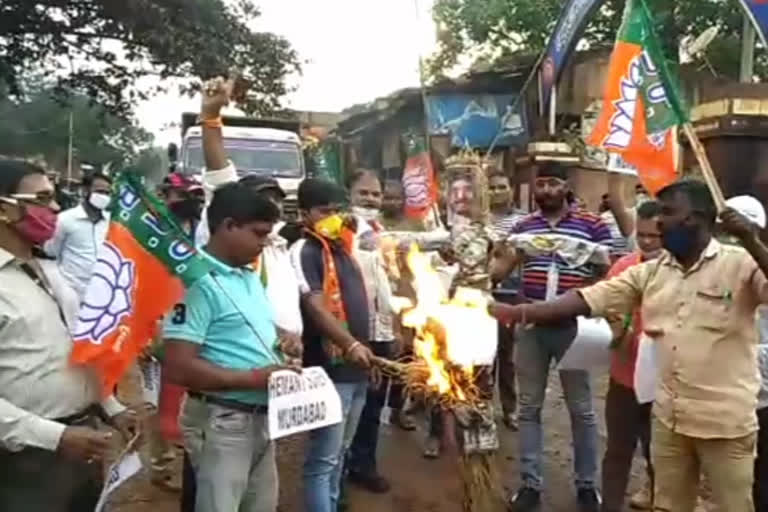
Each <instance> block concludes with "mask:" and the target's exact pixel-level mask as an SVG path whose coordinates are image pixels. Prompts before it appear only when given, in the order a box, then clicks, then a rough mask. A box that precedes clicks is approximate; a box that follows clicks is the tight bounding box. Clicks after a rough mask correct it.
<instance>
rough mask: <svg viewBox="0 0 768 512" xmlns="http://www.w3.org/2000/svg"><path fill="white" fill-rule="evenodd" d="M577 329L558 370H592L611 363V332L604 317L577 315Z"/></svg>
mask: <svg viewBox="0 0 768 512" xmlns="http://www.w3.org/2000/svg"><path fill="white" fill-rule="evenodd" d="M577 321H578V330H577V332H576V337H575V338H574V339H573V342H572V343H571V346H570V347H568V350H566V351H565V354H564V355H563V357H562V359H560V362H559V363H558V368H559V369H560V370H587V371H590V370H593V369H595V368H600V367H604V366H608V365H610V363H611V340H612V339H613V332H612V331H611V326H610V325H608V322H607V321H606V320H605V319H604V318H586V317H583V316H580V317H578V319H577Z"/></svg>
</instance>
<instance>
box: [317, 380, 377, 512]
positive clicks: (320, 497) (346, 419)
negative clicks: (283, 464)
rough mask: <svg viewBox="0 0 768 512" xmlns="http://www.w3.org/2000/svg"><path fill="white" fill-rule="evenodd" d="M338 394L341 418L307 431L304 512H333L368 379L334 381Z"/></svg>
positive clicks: (366, 389)
mask: <svg viewBox="0 0 768 512" xmlns="http://www.w3.org/2000/svg"><path fill="white" fill-rule="evenodd" d="M334 384H335V386H336V391H338V393H339V397H341V408H342V420H341V423H339V424H337V425H331V426H330V427H325V428H319V429H317V430H312V431H311V432H310V433H309V443H308V446H307V457H306V460H305V461H304V508H305V510H306V511H307V512H336V507H337V504H338V501H339V488H340V485H341V476H342V470H343V467H344V458H345V456H346V453H347V450H349V447H350V445H351V444H352V439H353V437H354V435H355V431H356V430H357V423H358V421H359V420H360V413H361V412H362V411H363V407H364V406H365V397H366V392H367V391H368V381H367V380H364V381H359V382H335V383H334Z"/></svg>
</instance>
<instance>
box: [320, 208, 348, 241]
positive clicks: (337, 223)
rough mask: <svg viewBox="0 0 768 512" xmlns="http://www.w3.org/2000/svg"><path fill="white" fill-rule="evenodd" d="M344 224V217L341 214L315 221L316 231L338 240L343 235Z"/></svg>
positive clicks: (330, 238)
mask: <svg viewBox="0 0 768 512" xmlns="http://www.w3.org/2000/svg"><path fill="white" fill-rule="evenodd" d="M343 226H344V219H343V218H342V217H341V215H339V214H334V215H329V216H328V217H324V218H322V219H320V220H319V221H317V222H315V226H314V229H315V233H317V234H319V235H321V236H324V237H325V238H327V239H329V240H337V239H338V238H339V237H340V236H341V228H342V227H343Z"/></svg>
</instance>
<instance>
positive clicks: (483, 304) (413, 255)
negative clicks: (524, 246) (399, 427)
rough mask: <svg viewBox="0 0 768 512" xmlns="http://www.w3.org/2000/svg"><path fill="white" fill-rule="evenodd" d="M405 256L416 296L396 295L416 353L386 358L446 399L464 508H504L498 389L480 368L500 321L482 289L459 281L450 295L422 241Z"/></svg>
mask: <svg viewBox="0 0 768 512" xmlns="http://www.w3.org/2000/svg"><path fill="white" fill-rule="evenodd" d="M406 260H407V273H408V274H409V276H410V279H411V284H412V286H413V290H414V292H415V301H413V300H411V299H406V298H397V302H399V304H398V306H399V309H401V317H402V325H403V326H404V327H407V328H410V329H413V333H414V341H413V358H412V359H410V360H406V361H401V362H397V363H387V362H382V365H383V367H384V369H385V371H386V372H387V373H389V374H390V375H392V376H394V377H396V378H399V379H401V380H402V381H403V383H404V386H405V388H406V392H407V393H408V394H409V395H410V396H411V397H412V398H415V399H417V400H421V401H423V402H424V403H426V404H427V405H429V406H436V407H439V408H440V409H441V410H442V411H444V412H445V413H446V416H447V417H450V418H451V421H450V424H451V425H452V428H449V429H447V430H449V432H448V433H447V434H446V435H452V436H453V439H454V441H455V445H456V447H457V448H458V451H459V454H460V457H459V461H460V469H461V478H462V482H463V484H464V489H465V503H464V508H465V510H467V511H472V512H484V511H490V510H497V509H498V505H499V503H501V498H500V496H501V492H500V490H499V489H497V486H498V478H497V472H496V466H495V463H494V458H495V453H496V452H497V450H498V437H497V432H496V424H495V421H494V417H493V409H492V406H491V395H490V393H489V392H488V386H484V385H483V383H482V378H483V377H482V375H481V374H482V372H484V371H485V372H489V371H490V368H491V367H492V365H493V360H494V358H495V356H496V348H497V347H496V345H497V336H496V329H497V324H496V321H495V320H494V319H493V318H492V317H491V316H490V315H489V314H488V312H487V306H488V301H487V299H486V297H485V296H484V295H483V293H482V292H480V291H479V290H475V289H470V288H458V289H456V290H455V292H454V293H453V296H452V297H449V293H448V289H447V287H446V286H445V283H444V282H443V281H442V279H441V276H440V274H439V273H438V271H436V270H435V269H434V268H433V266H432V264H431V261H430V257H429V255H427V254H426V253H423V252H421V251H420V250H419V249H418V247H417V246H416V245H415V244H414V245H412V246H411V247H410V250H409V251H408V254H407V257H406Z"/></svg>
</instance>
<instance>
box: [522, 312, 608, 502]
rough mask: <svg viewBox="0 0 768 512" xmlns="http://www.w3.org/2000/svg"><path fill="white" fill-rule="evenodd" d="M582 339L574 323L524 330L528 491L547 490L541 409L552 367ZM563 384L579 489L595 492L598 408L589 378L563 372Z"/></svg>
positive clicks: (524, 442)
mask: <svg viewBox="0 0 768 512" xmlns="http://www.w3.org/2000/svg"><path fill="white" fill-rule="evenodd" d="M575 335H576V326H575V323H573V324H570V323H568V324H566V325H558V326H534V327H532V328H530V329H525V328H518V329H517V341H516V347H515V352H516V354H515V356H516V357H515V366H516V367H517V384H518V393H519V394H518V407H519V409H518V421H519V424H520V469H521V473H522V481H523V486H525V487H531V488H533V489H537V490H541V488H542V486H543V478H542V474H541V459H542V457H541V453H542V438H543V435H542V428H541V409H542V405H543V404H544V395H545V393H546V389H547V379H548V377H549V368H550V366H551V365H552V363H553V361H558V360H559V359H560V358H561V357H562V356H563V354H564V353H565V351H566V350H567V349H568V347H569V346H570V343H571V342H572V341H573V338H574V337H575ZM560 383H561V384H562V387H563V393H564V394H565V401H566V404H567V406H568V412H569V413H570V416H571V434H572V436H573V455H574V457H573V458H574V466H575V471H576V479H575V480H576V488H577V489H590V488H594V487H595V481H596V476H597V418H596V416H595V412H594V409H593V408H592V387H591V383H590V377H589V373H588V372H586V371H579V370H568V371H560Z"/></svg>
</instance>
